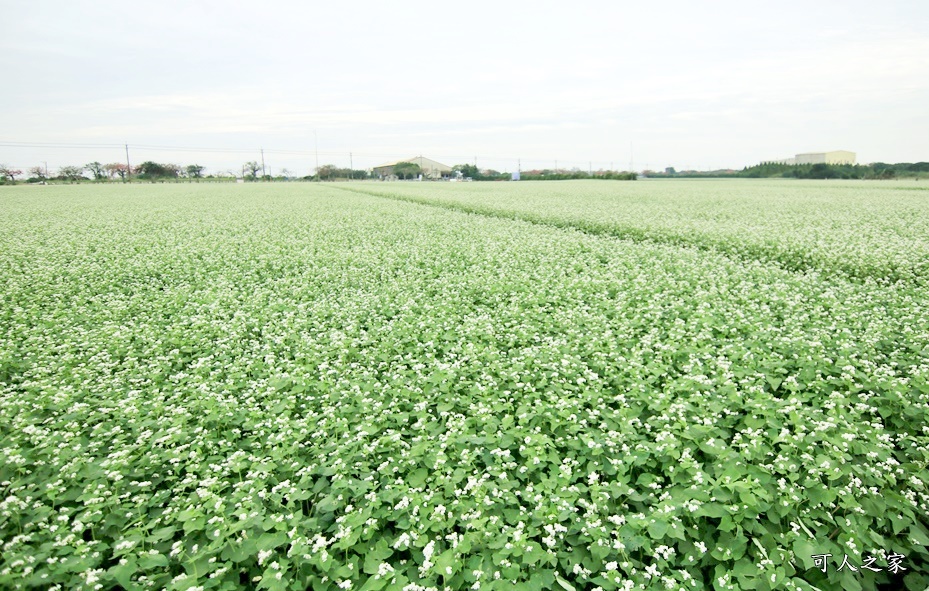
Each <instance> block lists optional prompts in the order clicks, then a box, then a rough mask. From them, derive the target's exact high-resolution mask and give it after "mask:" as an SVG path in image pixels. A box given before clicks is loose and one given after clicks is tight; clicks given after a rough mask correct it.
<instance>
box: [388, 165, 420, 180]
mask: <svg viewBox="0 0 929 591" xmlns="http://www.w3.org/2000/svg"><path fill="white" fill-rule="evenodd" d="M422 173H423V169H422V168H420V167H419V164H416V163H415V162H400V163H398V164H395V165H394V174H395V175H397V176H398V177H399V178H401V179H415V178H416V177H418V176H419V175H421V174H422Z"/></svg>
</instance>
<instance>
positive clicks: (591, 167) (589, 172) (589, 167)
mask: <svg viewBox="0 0 929 591" xmlns="http://www.w3.org/2000/svg"><path fill="white" fill-rule="evenodd" d="M593 175H594V163H593V162H591V161H590V160H588V161H587V176H593Z"/></svg>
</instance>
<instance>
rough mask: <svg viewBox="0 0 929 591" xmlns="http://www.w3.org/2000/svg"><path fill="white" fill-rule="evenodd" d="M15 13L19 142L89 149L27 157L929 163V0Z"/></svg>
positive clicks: (16, 159)
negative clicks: (828, 154) (837, 153)
mask: <svg viewBox="0 0 929 591" xmlns="http://www.w3.org/2000/svg"><path fill="white" fill-rule="evenodd" d="M3 4H4V5H5V6H4V11H3V12H4V18H3V20H2V21H0V71H2V72H3V78H4V84H3V90H2V91H0V143H11V142H31V143H38V142H46V143H51V144H81V145H90V146H91V147H87V148H57V147H47V148H37V147H10V146H3V145H0V162H4V163H8V164H12V165H16V166H20V167H23V168H26V167H29V166H33V165H36V164H38V163H41V162H42V161H48V163H49V167H50V168H54V167H57V166H60V165H64V164H84V163H85V162H88V161H91V160H99V161H102V162H112V161H119V160H121V159H123V158H124V154H123V151H122V148H121V147H119V148H117V147H115V146H116V145H121V144H123V143H124V142H128V143H129V144H130V147H131V157H132V159H133V161H134V162H139V161H141V160H148V159H150V160H156V161H162V162H170V161H173V162H177V163H180V164H188V163H192V162H197V163H200V164H205V165H206V166H208V169H209V170H210V171H216V170H225V169H238V168H239V167H240V166H241V163H242V162H245V161H246V160H256V159H258V158H259V156H260V155H259V153H258V149H259V148H261V147H264V148H265V149H266V156H265V157H266V161H267V163H268V165H269V167H270V168H271V169H272V171H277V170H279V169H280V168H281V167H287V168H289V169H290V170H291V171H293V172H297V173H300V174H307V173H309V172H310V171H311V170H312V168H313V166H314V164H315V161H314V155H313V151H314V133H313V132H314V130H315V131H316V134H317V137H318V146H319V152H320V163H321V164H324V163H329V162H332V163H335V164H338V165H340V166H347V165H348V163H349V152H351V153H352V154H353V156H352V159H353V163H354V165H355V166H356V168H358V167H369V166H372V165H374V164H377V163H380V162H382V161H387V160H392V159H396V158H401V157H405V156H412V155H416V154H423V155H424V156H428V157H431V158H434V159H436V160H439V161H442V162H445V163H447V164H456V163H459V162H465V161H472V160H473V159H474V158H475V156H476V157H477V160H478V164H479V165H480V166H482V167H483V166H492V167H494V168H498V169H500V170H515V169H516V166H517V159H520V160H521V162H522V168H523V169H527V168H533V167H551V166H554V164H555V161H556V160H557V161H558V165H559V166H562V167H571V166H576V167H579V168H584V169H586V168H587V166H588V162H591V161H592V162H593V168H595V169H596V168H601V167H602V168H606V167H609V165H610V163H611V162H612V163H613V166H614V167H615V168H617V169H622V168H628V166H629V161H630V147H631V151H632V155H631V157H632V158H633V159H634V166H635V168H637V169H642V168H644V167H645V166H646V165H648V166H649V167H651V168H662V167H665V166H675V167H677V168H679V169H683V168H689V167H693V168H702V169H705V168H709V167H712V168H717V167H735V168H740V167H742V166H745V165H750V164H753V163H756V162H758V161H760V160H766V159H773V158H780V157H787V156H791V155H793V154H795V153H797V152H807V151H819V150H832V149H844V150H852V151H854V152H857V154H858V158H859V161H862V162H870V161H878V160H879V161H887V162H896V161H917V160H929V106H927V105H929V2H923V1H916V0H913V1H909V2H905V1H899V0H898V1H894V0H890V1H888V2H884V3H882V4H881V5H880V6H878V5H876V4H874V3H873V2H863V1H843V2H838V1H835V2H826V1H824V2H808V1H806V2H794V1H783V2H763V3H762V2H751V3H749V2H699V3H698V2H691V1H687V2H684V1H679V2H615V1H614V2H573V3H572V2H540V1H535V2H484V1H477V2H467V3H464V2H457V3H440V2H400V3H386V2H368V1H356V2H352V3H334V2H327V3H319V2H275V1H270V2H260V3H254V2H249V3H244V2H216V1H211V2H179V1H159V2H148V1H143V2H140V1H131V2H111V1H109V0H103V1H94V2H86V1H74V0H70V1H43V0H38V1H34V2H12V1H6V2H3ZM111 144H112V145H114V147H107V146H106V145H111ZM94 145H100V147H92V146H94ZM138 146H167V147H174V146H179V147H190V148H211V149H212V148H217V149H219V148H222V149H224V150H229V151H220V152H206V151H192V152H183V151H171V150H155V149H143V148H140V147H138ZM233 150H241V152H239V151H233ZM272 150H276V152H272ZM282 151H294V152H297V153H291V154H287V153H282Z"/></svg>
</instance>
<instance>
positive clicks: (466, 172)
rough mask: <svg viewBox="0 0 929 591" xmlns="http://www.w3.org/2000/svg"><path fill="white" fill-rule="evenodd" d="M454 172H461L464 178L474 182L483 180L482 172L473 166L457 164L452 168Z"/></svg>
mask: <svg viewBox="0 0 929 591" xmlns="http://www.w3.org/2000/svg"><path fill="white" fill-rule="evenodd" d="M452 170H453V171H456V172H460V173H461V176H463V177H470V178H472V179H474V180H478V179H480V178H481V171H480V170H478V169H477V166H475V165H473V164H456V165H455V166H453V167H452Z"/></svg>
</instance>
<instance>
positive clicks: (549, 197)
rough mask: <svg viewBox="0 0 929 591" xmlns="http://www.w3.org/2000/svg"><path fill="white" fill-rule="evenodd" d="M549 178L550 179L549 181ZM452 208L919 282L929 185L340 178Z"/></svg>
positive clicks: (926, 270) (924, 271)
mask: <svg viewBox="0 0 929 591" xmlns="http://www.w3.org/2000/svg"><path fill="white" fill-rule="evenodd" d="M551 185H556V186H554V187H553V186H551ZM348 188H349V190H352V191H360V192H363V193H367V194H370V195H380V196H383V197H390V198H393V199H399V200H404V201H410V202H414V203H421V204H426V205H433V206H437V207H444V208H447V209H452V210H455V211H462V212H466V213H476V214H481V215H490V216H494V217H501V218H507V219H520V220H524V221H528V222H533V223H538V224H543V225H549V226H554V227H562V228H563V227H568V228H576V229H578V230H582V231H584V232H588V233H591V234H596V235H608V236H614V237H618V238H623V239H630V240H636V241H647V242H657V243H662V244H674V245H682V246H692V247H696V248H701V249H704V250H711V251H718V252H722V253H725V254H729V255H734V256H738V257H740V258H743V259H746V260H759V261H762V262H766V263H774V264H778V265H780V266H781V267H783V268H785V269H788V270H791V271H800V272H807V271H817V272H820V273H826V274H830V275H835V274H839V275H841V276H844V277H847V278H850V279H853V280H858V281H879V282H895V281H904V282H908V283H911V284H914V285H918V286H925V285H926V282H927V280H926V278H927V277H929V207H927V203H929V190H925V189H923V188H921V187H919V186H913V182H910V183H905V182H899V183H884V182H879V181H876V182H871V183H864V182H858V181H856V182H854V183H852V182H841V181H828V182H827V181H819V182H816V181H807V182H803V183H801V182H791V181H737V180H736V181H696V182H694V181H689V182H674V181H671V182H662V181H642V182H636V183H618V182H601V181H569V182H560V183H545V182H542V183H539V182H534V183H533V182H524V183H519V184H518V186H507V188H506V189H505V190H501V189H500V185H499V184H494V183H457V184H453V183H446V184H434V183H386V184H385V183H377V184H367V185H362V186H351V187H348Z"/></svg>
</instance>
